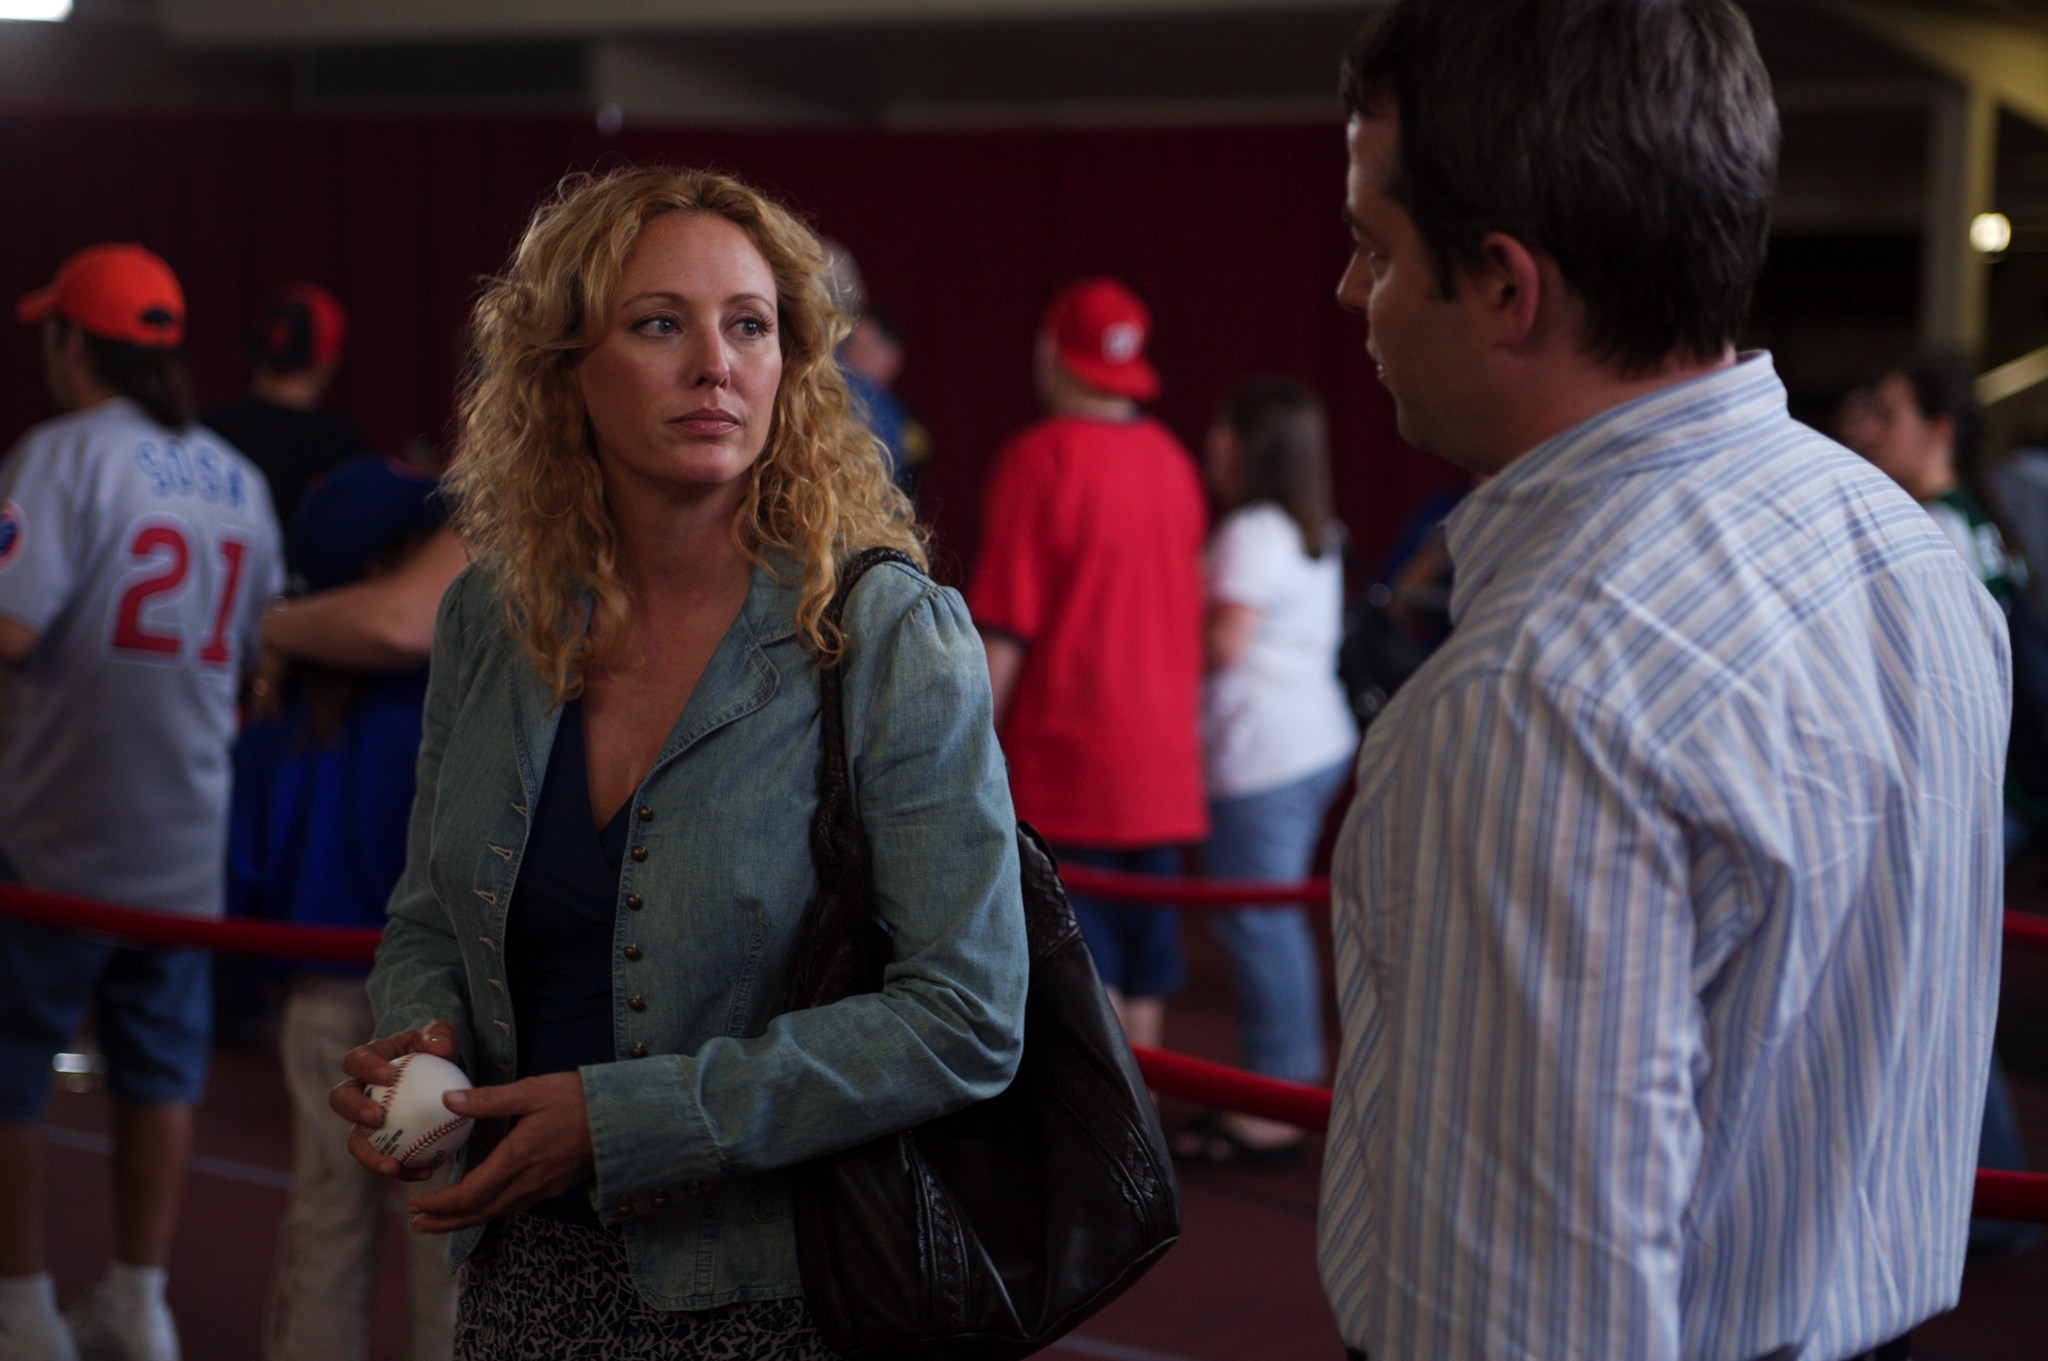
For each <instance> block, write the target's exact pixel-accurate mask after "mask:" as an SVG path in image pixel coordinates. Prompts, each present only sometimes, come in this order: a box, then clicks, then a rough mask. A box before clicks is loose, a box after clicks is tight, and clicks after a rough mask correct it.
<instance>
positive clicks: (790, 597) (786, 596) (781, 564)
mask: <svg viewBox="0 0 2048 1361" xmlns="http://www.w3.org/2000/svg"><path fill="white" fill-rule="evenodd" d="M761 557H762V561H760V562H757V563H755V564H754V579H753V582H752V584H751V585H749V586H748V588H747V603H746V604H745V605H743V606H741V607H740V618H741V619H742V620H743V621H744V622H745V623H746V626H747V631H748V632H750V633H751V634H753V636H754V642H755V643H756V644H757V645H760V646H764V647H765V646H766V645H767V644H769V643H778V642H781V641H782V640H783V639H785V638H793V637H795V636H796V608H797V606H798V605H799V604H800V603H801V602H802V600H803V594H804V565H803V561H802V560H801V559H800V558H798V557H797V556H796V555H795V554H794V553H790V552H786V551H784V550H781V549H774V548H771V549H768V550H766V551H764V552H763V553H762V555H761Z"/></svg>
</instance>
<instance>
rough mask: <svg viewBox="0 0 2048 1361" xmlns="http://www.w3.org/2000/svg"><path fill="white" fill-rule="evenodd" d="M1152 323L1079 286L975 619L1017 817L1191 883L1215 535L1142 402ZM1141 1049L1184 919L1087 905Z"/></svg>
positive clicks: (999, 502) (1041, 349)
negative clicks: (1183, 863)
mask: <svg viewBox="0 0 2048 1361" xmlns="http://www.w3.org/2000/svg"><path fill="white" fill-rule="evenodd" d="M1150 326H1151V319H1150V317H1149V315H1148V314H1147V312H1146V310H1145V307H1144V305H1143V304H1142V303H1140V302H1139V301H1138V299H1137V298H1136V297H1134V296H1132V294H1131V292H1130V290H1129V289H1127V288H1125V287H1124V286H1123V285H1122V284H1120V283H1118V282H1116V281H1115V280H1113V279H1083V280H1081V281H1080V282H1078V283H1074V284H1071V285H1069V286H1068V287H1067V288H1066V289H1065V290H1063V291H1062V292H1061V293H1060V294H1059V296H1058V297H1056V298H1055V299H1054V300H1053V303H1052V306H1051V307H1050V308H1049V309H1047V311H1046V316H1045V322H1044V325H1043V326H1042V327H1041V328H1040V332H1039V337H1038V353H1037V368H1038V388H1039V396H1040V400H1041V401H1042V402H1043V403H1044V405H1045V409H1046V415H1045V417H1044V418H1043V419H1042V420H1040V421H1038V422H1037V423H1036V424H1034V425H1032V426H1030V427H1029V428H1028V429H1026V430H1025V431H1023V433H1021V434H1019V435H1017V436H1016V437H1015V438H1014V439H1012V440H1011V441H1010V442H1009V444H1008V445H1007V446H1005V447H1004V449H1003V451H1002V453H1001V454H1000V455H999V456H998V458H997V460H996V466H995V471H994V473H993V474H992V476H991V479H990V482H989V488H988V496H987V503H986V513H985V519H984V527H983V540H982V550H981V560H980V562H979V563H978V564H977V565H976V569H975V573H974V579H973V582H972V584H971V585H970V587H969V589H968V593H967V600H968V607H969V608H970V609H971V610H972V611H973V614H974V620H975V623H976V624H977V625H978V626H979V628H980V629H981V635H982V641H983V644H984V645H985V646H986V648H987V650H988V668H989V677H990V680H991V682H992V683H993V688H994V691H995V709H996V722H997V725H998V727H999V730H1000V732H1001V735H1002V741H1003V749H1004V751H1005V753H1006V754H1007V755H1008V757H1009V762H1010V788H1011V793H1012V794H1013V796H1014V797H1015V799H1016V803H1017V811H1018V814H1019V815H1020V816H1021V817H1023V818H1024V819H1025V820H1026V821H1028V822H1030V823H1031V824H1032V825H1033V826H1035V827H1037V828H1038V830H1039V831H1040V832H1041V833H1043V834H1044V836H1045V838H1046V839H1047V840H1048V841H1049V842H1051V843H1052V845H1053V848H1054V850H1055V852H1056V853H1057V854H1058V856H1059V857H1060V858H1061V859H1062V860H1065V861H1068V862H1070V863H1076V864H1085V865H1092V866H1096V867H1098V868H1102V869H1113V870H1122V871H1125V872H1127V873H1135V874H1158V875H1173V874H1178V873H1179V872H1180V858H1181V848H1182V847H1183V846H1184V845H1187V844H1189V843H1191V842H1196V841H1200V840H1201V839H1202V838H1203V837H1204V836H1205V835H1206V834H1207V832H1208V811H1207V808H1206V805H1205V802H1204V798H1203V788H1202V749H1201V720H1200V706H1201V684H1202V652H1201V641H1202V568H1201V552H1202V538H1203V534H1204V532H1205V530H1206V520H1207V514H1206V510H1205V507H1204V502H1203V494H1202V484H1201V479H1200V476H1199V475H1198V473H1197V471H1196V468H1195V462H1194V459H1193V458H1192V457H1190V455H1189V454H1188V452H1187V450H1186V449H1184V448H1182V447H1181V445H1180V442H1179V441H1177V440H1176V439H1174V437H1173V435H1172V434H1171V433H1169V432H1168V431H1167V429H1166V428H1165V427H1164V426H1162V425H1160V424H1159V423H1158V422H1157V421H1154V420H1151V419H1150V418H1148V417H1146V416H1144V415H1142V414H1141V413H1140V412H1139V410H1138V403H1139V402H1142V401H1147V400H1149V399H1150V398H1152V397H1154V396H1155V395H1157V393H1158V391H1159V377H1158V375H1157V373H1155V372H1154V371H1153V368H1152V365H1151V364H1150V363H1149V362H1147V360H1146V359H1145V340H1146V337H1147V334H1148V332H1149V330H1150ZM1074 908H1075V912H1076V915H1077V916H1078V917H1079V918H1080V922H1081V931H1082V935H1083V936H1084V937H1085V938H1086V940H1087V942H1088V949H1089V952H1090V953H1091V954H1093V955H1094V957H1095V965H1096V968H1097V969H1098V970H1099V971H1100V973H1101V975H1102V981H1103V983H1104V984H1105V985H1106V986H1107V987H1108V989H1109V994H1110V1000H1111V1001H1112V1002H1114V1003H1115V1004H1116V1008H1117V1013H1118V1015H1119V1016H1120V1017H1121V1018H1122V1020H1123V1023H1124V1029H1125V1031H1126V1032H1127V1033H1128V1034H1129V1036H1130V1038H1131V1040H1132V1042H1133V1043H1137V1044H1157V1043H1158V1041H1159V1032H1160V1025H1161V1021H1162V1019H1163V1014H1164V1007H1165V999H1166V998H1167V997H1168V996H1169V995H1171V994H1172V993H1173V992H1174V990H1175V989H1176V988H1178V987H1179V985H1180V980H1181V971H1182V965H1181V955H1180V935H1179V923H1178V921H1177V919H1176V918H1175V917H1174V915H1173V914H1172V913H1171V912H1166V911H1162V910H1160V909H1158V908H1156V907H1150V906H1143V905H1133V906H1118V905H1111V904H1106V903H1101V902H1091V901H1088V900H1086V899H1084V898H1079V897H1077V898H1076V899H1075V901H1074Z"/></svg>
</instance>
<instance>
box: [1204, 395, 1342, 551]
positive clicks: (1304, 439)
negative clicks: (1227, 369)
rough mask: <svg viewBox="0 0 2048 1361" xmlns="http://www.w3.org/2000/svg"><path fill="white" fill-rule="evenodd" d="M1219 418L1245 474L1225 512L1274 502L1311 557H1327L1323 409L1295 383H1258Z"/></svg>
mask: <svg viewBox="0 0 2048 1361" xmlns="http://www.w3.org/2000/svg"><path fill="white" fill-rule="evenodd" d="M1218 415H1219V418H1220V419H1221V420H1222V422H1223V423H1224V424H1225V425H1226V426H1228V427H1230V430H1231V432H1232V433H1233V434H1235V435H1236V436H1237V446H1238V466H1239V469H1240V486H1239V490H1238V496H1237V500H1236V503H1235V504H1233V505H1230V506H1226V507H1224V509H1225V510H1226V511H1231V510H1236V509H1237V508H1238V507H1239V506H1255V505H1258V504H1259V503H1260V502H1262V501H1270V502H1272V503H1273V504H1274V505H1276V506H1278V507H1280V509H1281V510H1284V511H1286V512H1287V517H1288V518H1289V519H1291V520H1293V521H1294V524H1295V527H1296V528H1298V529H1299V530H1300V531H1301V543H1302V547H1303V548H1305V549H1306V550H1307V551H1308V555H1309V556H1310V557H1311V558H1320V557H1322V556H1323V551H1324V550H1325V549H1326V548H1328V547H1329V546H1330V542H1331V540H1332V538H1333V537H1334V536H1333V535H1332V534H1331V532H1330V531H1331V527H1332V515H1331V509H1330V507H1331V501H1332V497H1331V494H1330V455H1329V444H1330V440H1329V433H1328V427H1327V425H1326V424H1325V422H1324V420H1323V404H1322V403H1321V402H1319V401H1317V400H1316V395H1315V394H1314V393H1313V392H1310V391H1309V390H1308V389H1307V388H1305V387H1303V386H1302V385H1301V384H1300V383H1297V382H1295V381H1294V380H1293V379H1291V378H1253V379H1249V380H1247V381H1246V382H1244V383H1243V384H1241V385H1240V386H1239V387H1238V388H1237V390H1236V391H1234V392H1232V393H1231V394H1230V395H1229V396H1228V397H1226V398H1224V399H1223V407H1222V410H1221V411H1220V412H1219V413H1218Z"/></svg>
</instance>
